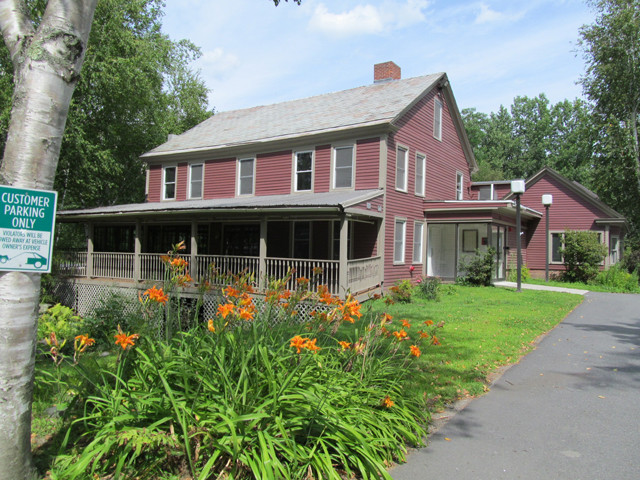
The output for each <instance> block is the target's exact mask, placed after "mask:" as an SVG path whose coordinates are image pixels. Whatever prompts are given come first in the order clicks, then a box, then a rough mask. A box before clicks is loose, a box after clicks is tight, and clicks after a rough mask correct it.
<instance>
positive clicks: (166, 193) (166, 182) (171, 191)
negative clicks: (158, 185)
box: [162, 167, 176, 200]
mask: <svg viewBox="0 0 640 480" xmlns="http://www.w3.org/2000/svg"><path fill="white" fill-rule="evenodd" d="M163 177H164V179H163V189H162V192H163V197H162V198H163V199H164V200H175V198H176V167H164V172H163Z"/></svg>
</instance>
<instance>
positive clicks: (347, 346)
mask: <svg viewBox="0 0 640 480" xmlns="http://www.w3.org/2000/svg"><path fill="white" fill-rule="evenodd" d="M338 343H339V344H340V346H341V347H342V350H341V351H343V352H344V351H345V350H349V349H350V348H351V343H349V342H345V341H342V340H341V341H339V342H338Z"/></svg>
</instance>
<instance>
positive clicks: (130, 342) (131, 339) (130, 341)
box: [114, 325, 140, 350]
mask: <svg viewBox="0 0 640 480" xmlns="http://www.w3.org/2000/svg"><path fill="white" fill-rule="evenodd" d="M114 338H115V339H116V345H120V346H121V347H122V349H123V350H126V348H127V347H128V346H132V347H133V346H134V345H135V340H137V339H138V338H140V335H138V334H137V333H133V334H131V335H129V334H127V333H124V332H123V331H122V329H121V328H120V325H118V333H117V335H114Z"/></svg>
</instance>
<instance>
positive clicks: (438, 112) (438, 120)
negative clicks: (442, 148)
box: [433, 98, 442, 140]
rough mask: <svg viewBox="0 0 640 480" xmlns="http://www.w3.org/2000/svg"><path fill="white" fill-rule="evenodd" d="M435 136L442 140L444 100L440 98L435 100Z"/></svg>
mask: <svg viewBox="0 0 640 480" xmlns="http://www.w3.org/2000/svg"><path fill="white" fill-rule="evenodd" d="M433 137H434V138H436V139H438V140H442V101H441V100H440V99H439V98H436V99H435V100H434V102H433Z"/></svg>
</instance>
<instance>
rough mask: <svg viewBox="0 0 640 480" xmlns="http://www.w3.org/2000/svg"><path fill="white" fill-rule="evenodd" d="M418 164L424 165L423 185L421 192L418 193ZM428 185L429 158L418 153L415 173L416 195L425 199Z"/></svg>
mask: <svg viewBox="0 0 640 480" xmlns="http://www.w3.org/2000/svg"><path fill="white" fill-rule="evenodd" d="M418 164H422V185H421V187H422V188H421V191H418ZM426 183H427V156H426V155H425V154H424V153H420V152H416V171H415V184H416V185H415V195H416V196H417V197H424V196H425V192H426V189H427V188H426Z"/></svg>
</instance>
